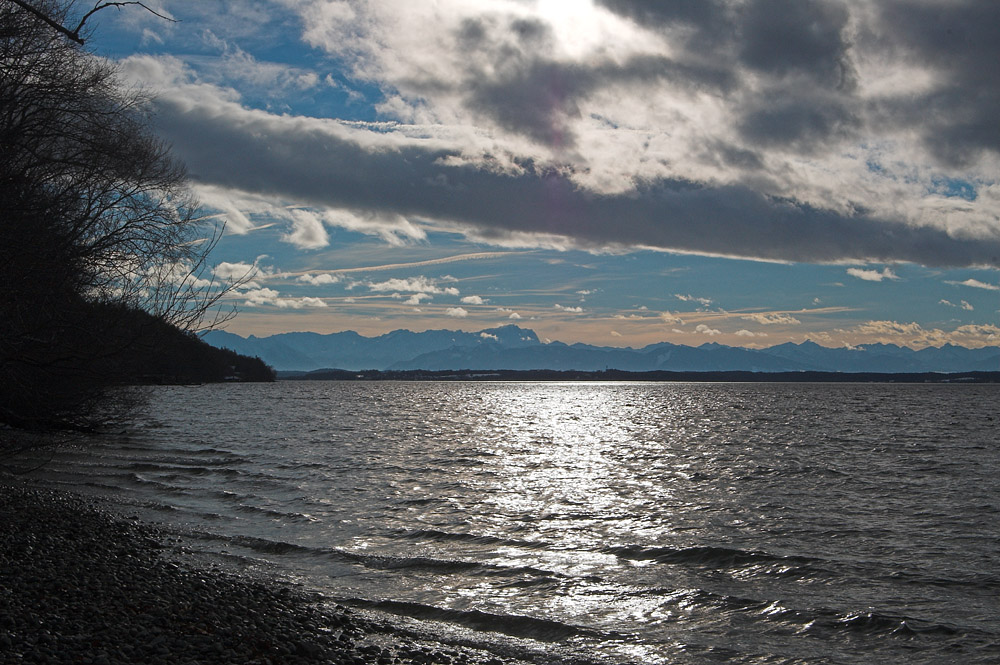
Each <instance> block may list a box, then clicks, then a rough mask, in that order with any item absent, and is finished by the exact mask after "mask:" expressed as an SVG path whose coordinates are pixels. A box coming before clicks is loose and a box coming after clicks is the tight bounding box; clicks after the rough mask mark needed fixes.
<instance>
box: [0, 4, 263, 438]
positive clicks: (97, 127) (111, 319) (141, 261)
mask: <svg viewBox="0 0 1000 665" xmlns="http://www.w3.org/2000/svg"><path fill="white" fill-rule="evenodd" d="M120 4H138V3H103V5H100V4H99V5H96V6H95V9H94V11H96V10H97V9H100V8H102V6H116V5H120ZM70 5H71V3H69V4H67V3H65V2H57V1H56V0H39V1H37V2H33V3H26V2H23V1H22V0H0V155H2V158H0V159H2V161H0V215H2V217H0V423H5V424H7V425H13V426H17V427H24V428H52V427H62V428H77V429H85V428H89V427H92V426H93V425H94V424H95V423H96V422H97V421H98V420H100V418H101V417H102V416H101V413H100V411H101V408H102V407H105V406H107V405H108V399H109V394H110V393H109V388H111V387H114V386H116V385H119V384H122V383H127V382H129V381H130V380H131V377H129V376H127V372H128V370H129V367H128V365H129V361H127V358H129V357H132V356H134V355H135V348H136V347H137V346H141V345H143V344H144V343H145V344H146V345H147V346H148V340H144V332H143V326H141V325H140V326H138V327H137V326H136V325H134V322H135V321H137V320H138V319H136V318H135V317H134V316H132V314H131V313H132V312H136V311H142V312H146V313H148V314H150V315H152V317H154V318H155V319H156V320H158V321H161V322H166V323H168V324H171V325H173V326H176V327H177V328H179V329H181V330H182V331H185V332H187V333H189V334H194V333H196V332H198V331H199V330H202V329H205V328H206V327H211V326H213V325H217V324H219V323H220V322H221V321H222V320H224V319H225V318H226V317H227V316H229V315H231V312H230V313H228V314H227V313H225V312H224V311H223V310H221V309H218V308H217V305H218V304H219V303H220V300H221V299H222V297H223V296H224V295H225V293H226V292H227V291H228V290H229V289H232V288H233V287H234V286H235V285H234V284H233V283H227V284H219V283H217V282H216V281H215V280H214V279H212V278H211V271H210V266H209V265H208V263H207V257H208V254H209V252H211V250H212V248H213V247H214V246H215V243H216V242H217V241H218V239H219V233H220V231H219V229H218V228H216V227H215V226H213V225H212V224H210V223H209V222H208V221H207V220H205V219H203V218H201V217H199V215H198V207H197V204H196V201H195V200H194V199H193V197H192V196H191V193H190V189H189V186H188V182H187V179H186V175H185V171H184V168H183V167H182V165H180V164H179V163H178V162H176V161H175V160H174V159H173V158H172V157H171V156H170V154H169V150H168V149H167V146H166V145H165V144H164V143H163V142H162V141H160V140H159V139H158V138H157V137H156V136H155V135H153V133H152V132H151V130H150V128H149V117H148V113H147V107H148V104H147V102H148V100H147V99H146V98H145V97H144V96H143V95H142V94H141V93H140V92H138V91H136V90H134V89H130V88H127V87H126V86H124V85H123V84H122V83H121V82H120V80H119V78H118V76H117V73H116V70H115V67H114V65H113V64H111V63H109V62H108V61H107V60H105V59H102V58H99V57H97V56H95V55H93V54H92V53H89V52H88V51H86V50H84V49H83V47H82V43H83V41H84V38H83V37H82V36H81V35H80V31H81V29H83V27H84V22H85V20H86V18H87V16H89V15H90V14H88V15H87V16H85V17H84V20H83V21H81V22H80V23H79V25H78V27H77V28H76V30H75V31H73V32H75V39H70V38H67V35H68V32H67V30H65V29H64V30H61V31H60V30H56V29H53V25H57V26H62V25H64V24H66V19H67V17H68V10H69V7H70ZM91 13H93V12H91ZM40 16H44V17H45V18H46V19H47V20H41V18H40ZM69 36H70V37H72V35H69ZM248 277H249V276H248ZM213 317H214V318H213ZM147 351H148V349H147Z"/></svg>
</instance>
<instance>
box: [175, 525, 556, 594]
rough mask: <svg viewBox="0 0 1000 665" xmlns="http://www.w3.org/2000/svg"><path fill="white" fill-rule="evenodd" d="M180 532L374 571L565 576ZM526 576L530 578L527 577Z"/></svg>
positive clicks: (539, 578)
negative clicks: (323, 559) (331, 560)
mask: <svg viewBox="0 0 1000 665" xmlns="http://www.w3.org/2000/svg"><path fill="white" fill-rule="evenodd" d="M178 535H181V536H187V537H191V538H196V539H198V540H208V541H216V542H220V543H224V544H227V545H231V546H238V547H243V548H246V549H249V550H253V551H255V552H259V553H260V554H263V555H277V556H285V555H294V556H304V557H310V558H328V559H333V560H336V561H340V562H343V563H351V564H356V565H360V566H363V567H365V568H369V569H374V570H389V571H402V570H414V571H420V570H425V571H432V572H436V573H440V574H450V573H463V574H467V575H476V576H485V577H510V578H518V579H519V580H520V581H522V582H525V581H526V582H529V584H533V583H538V584H544V583H549V582H555V581H557V580H559V579H563V578H565V577H566V576H565V575H562V574H560V573H556V572H553V571H548V570H543V569H540V568H534V567H532V566H503V565H498V564H492V563H486V562H479V561H465V560H461V559H436V558H433V557H426V556H406V557H403V556H392V555H386V554H368V553H363V552H353V551H350V550H345V549H340V548H335V547H310V546H308V545H299V544H296V543H290V542H286V541H283V540H270V539H267V538H259V537H256V536H246V535H225V534H219V533H212V532H208V531H199V530H184V531H180V532H178ZM524 578H528V579H527V580H525V579H524Z"/></svg>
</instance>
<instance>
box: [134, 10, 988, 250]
mask: <svg viewBox="0 0 1000 665" xmlns="http://www.w3.org/2000/svg"><path fill="white" fill-rule="evenodd" d="M557 4H558V6H559V9H558V11H554V10H552V7H553V6H555V3H545V2H541V3H535V2H509V3H491V4H489V5H488V6H487V5H484V4H483V3H478V2H465V1H460V0H442V1H441V2H438V3H413V2H408V1H404V0H372V1H370V2H365V3H350V4H348V3H329V2H325V1H320V0H302V2H297V3H294V4H293V3H287V4H285V5H284V10H285V11H288V12H294V13H295V14H296V16H287V15H284V14H283V15H282V16H283V18H285V19H287V24H288V25H293V24H294V25H300V26H301V30H302V33H301V38H302V39H303V41H305V42H306V43H307V44H308V45H310V46H311V47H313V48H315V49H317V51H318V52H320V53H323V54H324V55H325V56H328V57H330V58H333V59H334V60H336V61H337V63H338V65H340V66H341V67H342V68H343V69H344V71H345V72H346V73H347V74H348V75H349V76H350V77H351V79H352V80H354V81H357V82H358V83H359V84H361V85H365V86H368V87H370V88H371V89H378V90H380V91H382V92H383V95H384V98H383V100H382V102H381V103H380V105H379V107H378V113H379V114H380V117H381V118H382V119H384V120H386V121H385V122H349V121H346V120H335V119H326V118H314V117H308V116H306V115H304V114H302V113H283V114H279V113H271V112H269V111H266V110H262V108H251V107H252V106H254V105H255V104H256V105H257V106H258V107H260V106H266V105H261V104H260V103H259V99H257V98H256V97H255V96H254V95H252V94H249V93H245V96H241V95H240V94H239V93H237V92H236V91H235V90H234V88H232V87H229V86H230V84H231V85H237V84H240V85H241V86H242V85H249V86H250V88H254V86H258V87H269V88H270V89H273V90H282V89H284V90H291V89H293V88H294V87H295V86H296V85H300V84H301V85H313V84H314V83H315V80H314V79H313V78H312V77H311V76H310V72H294V71H292V70H291V68H287V69H288V70H289V73H288V75H289V76H290V78H289V79H288V81H287V82H286V81H285V80H279V79H277V78H274V76H276V74H277V73H278V72H277V70H273V69H272V68H269V67H268V66H267V65H266V63H259V62H254V61H251V59H249V58H247V57H245V54H241V53H239V52H237V51H235V50H233V49H230V50H229V51H227V52H226V53H227V55H226V59H225V60H226V62H225V63H224V64H225V65H226V66H228V67H230V69H229V70H227V71H226V72H223V74H224V78H225V80H224V81H223V80H220V79H219V77H218V75H217V73H213V72H212V71H210V69H209V68H206V67H204V66H198V63H196V62H195V60H194V59H189V61H188V62H187V63H185V62H182V61H181V60H179V59H176V58H174V59H171V58H168V57H159V58H156V57H152V56H134V57H132V58H129V59H127V60H126V61H125V62H123V63H122V64H123V69H124V71H126V72H127V73H129V74H130V75H131V76H132V77H133V78H135V79H136V80H139V81H143V82H145V83H146V85H147V86H149V87H150V88H151V89H152V90H153V91H154V92H155V93H156V102H155V105H156V107H155V110H156V114H155V117H156V122H157V123H158V130H159V132H160V133H161V134H162V135H163V136H164V137H165V138H167V139H168V141H169V142H170V143H172V145H173V147H174V151H175V154H177V156H178V157H180V158H181V159H182V160H184V161H185V162H186V163H187V164H188V166H189V168H190V172H191V174H192V177H193V178H194V179H195V181H196V184H197V185H198V187H199V189H205V190H206V191H208V190H210V189H212V188H214V189H215V191H224V192H242V193H244V194H246V195H247V197H249V195H252V196H254V197H257V198H258V199H268V200H270V201H272V202H273V203H274V204H275V206H276V207H281V206H287V205H291V206H293V207H295V208H297V209H305V208H309V209H310V210H311V211H312V212H313V214H314V215H316V216H318V218H319V219H320V220H321V221H322V225H325V226H327V227H329V226H331V225H336V224H337V223H342V224H345V225H348V226H351V227H352V228H353V229H355V230H358V231H360V232H364V233H371V234H375V235H380V236H381V237H384V238H385V239H386V240H387V241H389V242H407V241H413V240H420V239H421V234H423V233H425V231H424V228H423V227H424V226H425V225H432V226H433V227H434V228H438V229H440V228H449V229H453V230H457V231H459V232H461V233H464V234H466V235H467V236H468V237H470V238H476V239H477V240H481V241H485V242H492V243H495V244H497V245H504V244H505V243H518V244H519V246H532V245H531V243H535V245H534V246H543V245H544V246H555V245H557V244H558V245H559V246H563V247H577V248H584V249H629V248H635V247H646V248H658V249H663V250H672V251H682V252H693V253H699V254H708V255H718V256H734V257H747V258H755V259H764V260H775V261H795V262H825V263H831V262H841V261H856V262H860V261H863V262H880V263H892V262H897V261H909V262H915V263H920V264H923V265H930V266H977V265H991V266H998V265H1000V222H998V221H997V219H998V218H1000V196H997V195H996V192H995V191H994V190H995V189H996V186H997V183H996V167H995V166H996V160H997V158H998V157H1000V135H998V134H997V132H996V129H995V109H996V108H997V107H998V106H1000V73H997V71H996V68H995V67H993V66H992V64H993V63H995V62H996V60H997V58H998V56H1000V46H998V44H1000V41H998V40H996V39H993V38H992V33H991V32H990V30H991V28H990V26H993V25H996V24H997V23H998V22H1000V5H996V3H985V2H981V3H973V2H968V3H958V2H955V3H945V2H923V3H916V4H914V3H911V2H904V1H903V0H886V1H885V2H878V3H871V2H852V3H845V2H837V1H834V0H809V1H804V0H746V1H745V2H738V3H735V2H728V1H726V0H705V2H702V3H673V2H671V3H653V2H649V1H648V0H599V1H597V2H595V3H589V2H580V3H557ZM189 11H198V10H195V9H190V10H189ZM275 11H276V12H279V13H280V10H278V9H276V10H275ZM942 26H948V29H949V30H950V32H948V30H943V29H942ZM706 54H711V57H708V56H707V55H706ZM220 71H221V70H220ZM268 77H271V78H268ZM241 82H244V83H241ZM245 82H250V83H245ZM255 82H258V83H255ZM251 84H252V85H251ZM241 89H242V88H241ZM248 89H249V88H248ZM970 91H975V94H970ZM942 183H943V184H942ZM247 197H244V200H246V199H247ZM219 203H220V204H221V203H222V202H221V201H219ZM217 209H219V210H220V211H223V212H226V213H227V216H229V217H230V218H231V219H233V220H235V221H234V222H233V226H234V228H237V229H240V230H242V229H245V228H247V227H248V225H249V224H250V216H249V213H248V212H247V211H246V210H244V209H243V208H242V207H240V206H239V205H235V206H234V205H230V206H228V207H221V205H220V207H218V208H217ZM281 219H283V220H285V221H286V222H287V223H289V224H290V226H291V230H290V231H289V232H288V233H287V234H286V238H287V240H288V241H289V242H292V243H294V244H296V245H297V246H300V247H303V248H315V247H317V246H322V245H321V243H323V242H324V239H323V235H322V234H321V233H320V230H321V228H322V227H321V226H320V225H318V224H317V223H316V220H312V221H303V220H301V219H300V220H296V219H293V218H292V216H291V215H290V214H287V213H286V214H285V216H284V217H282V218H281ZM337 219H339V220H340V222H337V221H334V220H337Z"/></svg>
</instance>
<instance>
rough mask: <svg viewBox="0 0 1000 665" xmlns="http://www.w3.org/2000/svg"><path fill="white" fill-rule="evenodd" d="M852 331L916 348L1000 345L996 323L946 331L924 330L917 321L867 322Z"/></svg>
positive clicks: (965, 326) (938, 329)
mask: <svg viewBox="0 0 1000 665" xmlns="http://www.w3.org/2000/svg"><path fill="white" fill-rule="evenodd" d="M853 332H855V333H858V334H860V335H863V336H866V337H868V338H869V339H870V340H874V341H878V342H883V343H893V344H905V345H908V346H914V347H921V346H941V345H943V344H954V345H957V346H967V347H972V348H976V347H982V346H995V345H997V344H998V343H1000V327H998V326H996V325H994V324H985V325H980V324H967V325H961V326H958V327H956V328H955V329H954V330H951V331H946V330H942V329H940V328H933V329H925V328H924V327H923V326H921V325H920V324H919V323H916V322H910V323H903V322H899V321H866V322H864V323H862V324H860V325H858V326H857V327H855V329H854V331H853Z"/></svg>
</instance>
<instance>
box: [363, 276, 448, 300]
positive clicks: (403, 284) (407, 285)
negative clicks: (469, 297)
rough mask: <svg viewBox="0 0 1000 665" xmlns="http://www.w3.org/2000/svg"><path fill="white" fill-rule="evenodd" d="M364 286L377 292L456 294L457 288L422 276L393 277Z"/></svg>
mask: <svg viewBox="0 0 1000 665" xmlns="http://www.w3.org/2000/svg"><path fill="white" fill-rule="evenodd" d="M366 286H367V287H368V288H369V289H371V290H372V291H375V292H377V293H382V292H388V291H405V292H408V293H421V294H444V295H449V296H457V295H458V294H459V291H458V289H456V288H455V287H454V286H439V285H438V283H437V280H435V279H430V278H427V277H424V276H423V275H421V276H419V277H413V278H410V279H401V278H394V279H388V280H386V281H384V282H369V283H367V284H366Z"/></svg>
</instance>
